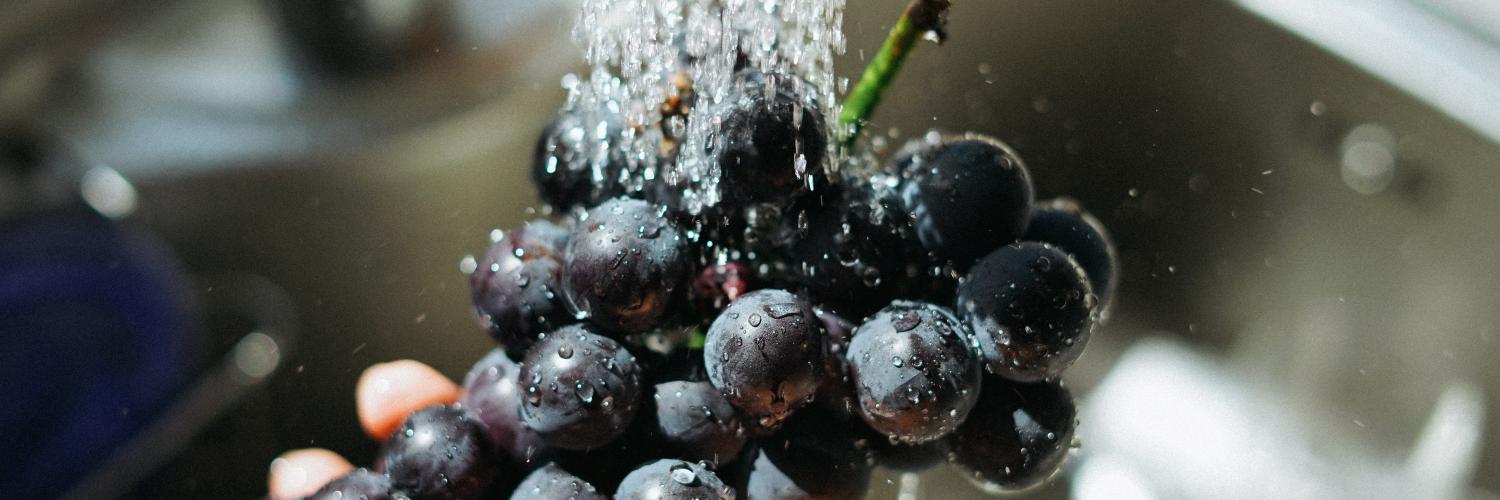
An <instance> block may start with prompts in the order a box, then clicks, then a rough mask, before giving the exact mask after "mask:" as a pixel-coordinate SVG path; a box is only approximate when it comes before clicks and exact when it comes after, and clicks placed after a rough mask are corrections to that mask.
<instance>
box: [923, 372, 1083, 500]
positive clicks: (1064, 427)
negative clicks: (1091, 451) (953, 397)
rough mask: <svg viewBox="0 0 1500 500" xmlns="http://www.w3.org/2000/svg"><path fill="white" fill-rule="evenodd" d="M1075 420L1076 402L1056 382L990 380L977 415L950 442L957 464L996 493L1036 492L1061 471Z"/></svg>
mask: <svg viewBox="0 0 1500 500" xmlns="http://www.w3.org/2000/svg"><path fill="white" fill-rule="evenodd" d="M1076 418H1077V408H1076V407H1075V406H1074V405H1073V396H1072V395H1071V394H1069V393H1068V390H1067V389H1066V388H1064V387H1063V386H1062V385H1060V384H1058V383H1056V382H1040V383H1014V382H1009V381H1006V380H1003V379H999V378H995V377H987V378H986V380H985V386H984V394H982V395H980V397H979V404H978V405H977V406H975V408H974V415H973V416H971V417H970V418H969V421H968V422H967V423H965V424H964V425H961V426H959V428H958V431H957V432H954V433H953V434H952V435H951V436H949V437H948V441H949V443H950V444H951V446H952V448H953V462H954V463H955V464H956V465H958V467H959V468H960V469H961V470H963V471H964V472H965V474H964V475H965V476H966V477H968V478H969V480H970V481H972V482H973V483H974V484H976V485H978V486H979V487H980V488H982V489H984V490H986V491H989V492H992V493H998V492H1006V491H1017V490H1022V489H1025V488H1028V487H1032V486H1036V485H1038V484H1041V483H1042V482H1043V481H1046V480H1047V478H1048V477H1051V476H1052V475H1053V474H1054V473H1056V472H1057V470H1058V469H1060V468H1061V467H1062V463H1063V460H1064V459H1065V458H1067V455H1068V450H1069V448H1070V447H1071V446H1072V442H1073V428H1074V425H1075V424H1076Z"/></svg>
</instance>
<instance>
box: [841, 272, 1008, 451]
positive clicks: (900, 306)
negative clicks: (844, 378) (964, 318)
mask: <svg viewBox="0 0 1500 500" xmlns="http://www.w3.org/2000/svg"><path fill="white" fill-rule="evenodd" d="M971 342H972V339H971V337H970V335H969V333H968V332H967V329H966V328H965V327H964V325H963V323H962V322H960V321H959V319H958V317H956V316H954V315H953V313H952V312H949V311H948V310H947V309H944V308H942V307H938V306H935V305H932V304H926V303H920V302H906V301H896V302H893V303H891V305H890V306H887V307H886V308H885V309H881V310H880V312H878V313H875V315H874V316H872V317H871V318H870V319H868V320H866V321H865V323H864V324H862V325H860V326H859V328H858V329H856V330H854V338H853V340H851V341H850V342H849V351H848V353H847V354H845V358H846V359H847V362H848V364H849V379H850V383H851V384H853V387H854V395H855V399H857V400H858V401H859V409H860V412H859V413H860V416H862V417H864V420H865V422H866V423H868V424H870V427H871V428H873V429H875V430H876V431H878V432H880V433H882V434H885V435H886V436H888V437H889V438H891V439H892V440H893V441H897V442H901V443H906V444H920V443H926V442H930V441H934V440H937V439H938V438H941V437H943V436H944V435H946V434H948V433H949V432H952V431H953V429H954V428H956V427H958V425H959V424H961V423H963V421H964V419H966V418H968V416H969V411H970V410H971V409H973V407H974V401H975V400H976V399H978V398H979V383H980V380H981V377H982V375H983V372H982V369H981V364H980V360H979V357H978V356H977V355H976V354H975V353H974V350H973V348H972V344H971Z"/></svg>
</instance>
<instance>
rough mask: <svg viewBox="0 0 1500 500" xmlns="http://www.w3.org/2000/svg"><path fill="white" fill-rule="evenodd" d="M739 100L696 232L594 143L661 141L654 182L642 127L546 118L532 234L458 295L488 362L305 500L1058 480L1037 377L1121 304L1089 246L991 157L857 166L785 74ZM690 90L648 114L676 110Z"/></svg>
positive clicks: (931, 142)
mask: <svg viewBox="0 0 1500 500" xmlns="http://www.w3.org/2000/svg"><path fill="white" fill-rule="evenodd" d="M735 78H736V80H737V82H736V84H735V85H732V86H730V87H729V88H730V89H731V91H732V95H730V96H728V97H727V98H725V99H720V100H717V101H715V102H714V103H712V104H709V103H705V105H712V106H719V107H720V108H719V109H717V111H716V113H718V114H719V115H718V116H720V117H721V118H722V119H721V120H719V122H718V123H719V124H720V127H721V128H720V130H719V135H718V140H717V141H716V143H715V145H714V146H713V148H712V149H711V150H710V151H709V155H708V156H709V157H710V158H711V159H712V161H714V162H716V166H717V171H718V172H719V174H720V175H721V176H722V178H721V182H720V183H719V184H718V189H720V190H722V192H721V193H720V194H719V196H717V197H716V198H715V199H717V200H718V201H717V203H715V204H712V205H710V206H708V207H707V208H706V209H702V210H689V209H688V208H687V207H686V206H684V205H683V204H682V201H681V200H682V197H681V196H680V194H681V191H682V190H683V189H685V188H684V186H683V185H682V184H674V182H678V181H680V179H678V180H676V181H673V180H668V179H665V178H659V177H655V176H652V175H645V176H641V175H637V174H639V173H640V172H642V170H641V169H640V163H641V162H642V161H643V159H642V158H640V157H638V156H637V155H633V154H632V151H626V150H625V148H624V147H623V146H622V145H621V144H623V143H621V142H616V141H614V140H613V139H614V138H618V137H623V136H632V137H657V138H659V140H660V141H661V143H662V145H661V147H660V148H659V149H658V153H659V154H658V155H657V156H655V157H652V158H647V159H645V160H644V161H645V163H648V164H651V165H654V166H655V167H657V168H667V167H668V166H670V165H671V162H673V161H677V158H678V157H677V153H679V151H678V150H677V149H676V148H677V147H678V146H680V144H676V143H674V142H673V137H674V134H673V133H672V131H670V130H664V129H663V127H664V125H663V124H660V123H658V124H639V123H630V122H629V121H628V120H626V119H624V118H623V117H622V116H618V115H612V114H610V111H609V110H589V111H588V112H587V113H583V112H581V111H579V110H576V109H566V110H564V111H563V112H562V113H560V115H559V117H558V119H557V120H556V121H555V122H553V123H552V124H550V125H548V126H547V127H546V128H545V130H544V131H543V132H542V136H541V137H540V139H539V140H538V141H537V148H536V151H535V158H534V163H533V170H532V174H533V180H534V181H535V184H536V187H537V190H538V192H539V193H540V195H541V197H542V200H543V201H544V202H545V203H546V204H547V205H548V207H549V209H550V210H547V211H545V212H544V213H545V214H546V217H544V218H540V219H537V220H534V221H531V222H528V223H526V224H524V225H522V226H521V227H518V228H515V229H512V230H509V231H496V232H495V233H493V234H492V240H493V242H492V245H491V246H490V247H489V248H488V249H487V250H486V251H485V252H484V253H483V254H482V257H480V258H478V259H476V261H475V268H474V269H473V271H472V273H471V276H470V284H471V287H472V297H473V305H474V309H475V311H476V313H477V316H478V318H479V319H480V321H481V323H482V324H483V325H484V326H485V328H486V330H487V331H488V332H489V334H490V335H491V336H492V337H493V338H494V339H495V340H496V341H497V342H498V343H499V347H497V348H496V349H495V350H494V351H492V352H490V353H488V354H487V355H485V356H484V357H483V358H482V359H480V361H479V362H478V364H476V365H475V366H474V368H473V369H472V370H471V372H470V373H469V374H468V376H467V377H466V379H465V381H464V384H463V388H462V396H461V397H460V398H459V402H458V403H457V404H451V405H436V406H431V407H428V408H425V409H422V410H419V411H417V412H415V413H413V414H411V415H410V416H409V417H407V419H406V421H405V422H404V423H403V424H402V425H401V426H400V427H399V428H398V429H397V430H396V432H395V433H394V434H393V435H392V436H391V438H390V439H389V440H388V441H387V442H386V443H385V444H384V447H383V448H382V451H381V453H380V455H379V459H378V461H377V462H376V464H375V468H374V470H373V471H371V470H365V469H359V470H356V471H355V472H352V473H350V474H349V475H348V476H346V477H344V478H341V479H338V480H336V481H334V482H333V483H330V484H329V485H328V486H327V487H326V488H325V489H324V491H323V492H321V493H319V494H318V495H319V496H317V498H336V497H337V495H340V494H341V495H343V497H344V498H348V497H350V496H351V495H352V496H354V497H359V496H364V497H367V498H387V497H393V498H394V497H409V498H415V499H428V498H431V499H466V498H500V497H504V496H506V495H510V498H542V499H563V498H605V497H606V496H609V495H612V496H613V497H614V498H629V499H636V498H640V499H665V498H693V499H728V498H736V497H742V498H751V499H812V498H819V499H827V498H834V499H836V498H860V497H862V496H863V495H864V493H865V491H866V489H867V486H868V482H869V478H870V474H871V471H872V469H873V468H874V467H876V466H884V467H889V468H894V469H899V470H920V469H925V468H928V467H932V466H934V465H937V464H941V463H944V462H950V463H952V464H954V465H955V466H956V467H958V468H960V469H961V470H963V471H965V472H966V475H967V476H968V477H970V478H971V479H972V480H973V481H974V482H975V483H976V484H978V485H980V486H981V487H982V488H985V489H987V490H992V491H1015V490H1020V489H1024V488H1028V487H1031V486H1034V485H1036V484H1039V483H1041V482H1042V481H1044V480H1045V479H1046V478H1048V477H1049V476H1050V475H1051V474H1052V473H1054V472H1055V471H1056V470H1057V469H1058V468H1059V466H1060V464H1061V463H1062V461H1063V459H1064V458H1065V456H1066V454H1067V452H1068V449H1069V448H1070V443H1071V442H1072V439H1073V438H1072V433H1073V428H1074V418H1075V414H1076V411H1075V408H1074V405H1073V399H1072V396H1071V395H1070V394H1069V392H1068V391H1067V389H1065V388H1064V387H1063V386H1062V385H1061V383H1060V382H1059V376H1060V375H1061V374H1062V373H1063V371H1064V370H1066V369H1067V368H1068V366H1069V365H1071V364H1072V363H1073V362H1074V361H1075V360H1076V359H1077V358H1078V357H1079V355H1080V353H1081V352H1082V351H1083V348H1084V345H1085V344H1086V343H1087V341H1088V339H1089V336H1090V334H1091V333H1092V332H1093V330H1094V329H1095V326H1096V325H1097V324H1098V323H1099V322H1100V321H1101V318H1102V317H1103V311H1105V310H1106V309H1107V307H1108V302H1109V301H1111V300H1112V299H1113V298H1114V287H1115V284H1116V283H1117V282H1118V278H1117V276H1116V273H1117V272H1118V271H1117V267H1118V264H1117V261H1116V257H1115V253H1114V249H1113V247H1112V243H1111V242H1110V240H1109V237H1108V235H1107V233H1106V232H1105V231H1104V228H1103V227H1102V226H1101V225H1100V224H1099V222H1098V221H1097V220H1096V219H1094V218H1093V217H1092V216H1090V215H1089V214H1088V213H1087V212H1085V211H1084V210H1082V209H1081V208H1080V207H1079V206H1078V204H1077V203H1076V202H1074V201H1071V200H1068V199H1057V200H1051V201H1037V200H1035V199H1034V198H1035V195H1034V189H1033V186H1032V184H1031V178H1030V176H1029V174H1028V173H1027V167H1026V164H1025V162H1023V161H1022V160H1021V158H1020V156H1019V155H1018V154H1017V153H1016V152H1015V151H1014V150H1012V149H1011V148H1009V147H1007V146H1006V145H1005V144H1003V143H1001V142H1000V141H998V140H996V139H994V138H991V137H986V136H983V135H978V134H962V135H943V134H938V133H930V134H927V135H926V136H924V137H922V138H919V139H916V140H914V141H912V142H911V143H910V144H907V145H906V146H905V147H903V148H901V149H900V150H898V151H897V152H895V153H894V154H892V155H891V156H890V157H889V158H888V159H887V160H886V161H883V162H881V161H876V160H874V159H873V158H874V155H873V153H869V152H868V151H869V148H865V149H864V150H861V151H863V152H861V153H857V154H856V153H850V152H848V151H845V150H843V149H841V148H839V147H834V146H832V144H834V143H835V142H837V141H835V140H834V138H835V136H834V131H833V130H831V128H830V126H829V124H828V123H826V122H825V120H824V117H825V114H824V113H823V111H822V110H821V108H820V103H818V102H817V100H816V99H813V98H811V97H810V96H808V95H805V92H803V90H802V89H803V86H802V85H800V84H799V82H798V80H797V78H796V77H795V76H791V75H781V74H768V73H764V72H760V71H757V70H754V69H745V70H742V71H741V72H740V73H739V74H738V75H737V76H736V77H735ZM673 81H676V82H680V81H681V78H680V75H679V78H677V79H674V80H673ZM679 87H680V83H679ZM686 88H687V89H688V92H689V95H680V94H674V96H673V98H672V99H671V102H670V103H668V104H664V106H667V105H670V106H672V107H676V108H682V107H687V108H690V107H691V106H693V105H694V104H695V99H693V98H692V96H691V95H690V89H691V86H688V87H686Z"/></svg>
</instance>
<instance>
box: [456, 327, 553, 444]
mask: <svg viewBox="0 0 1500 500" xmlns="http://www.w3.org/2000/svg"><path fill="white" fill-rule="evenodd" d="M520 372H521V367H520V366H519V365H517V364H516V363H515V362H514V361H511V360H510V357H508V356H507V355H506V353H505V350H504V349H498V348H497V349H494V350H492V351H490V352H489V354H486V355H485V356H484V357H483V358H480V360H479V362H478V363H475V364H474V367H473V368H471V369H469V373H468V375H465V376H464V386H463V393H462V394H461V395H460V397H459V403H460V404H462V405H463V407H464V408H465V409H467V410H469V412H471V413H473V414H474V417H475V418H476V419H477V420H479V423H480V424H481V425H482V426H483V427H484V430H485V433H486V434H487V435H488V436H489V438H490V443H491V444H493V445H495V448H496V449H497V450H498V451H499V452H501V453H503V454H505V455H507V456H509V457H510V459H511V460H513V461H515V462H516V463H518V464H521V465H532V464H536V463H539V462H540V461H542V460H545V459H546V458H547V457H548V456H550V454H551V452H552V450H551V449H550V448H549V447H548V446H547V445H546V443H545V442H543V441H542V438H541V436H538V435H537V434H536V433H535V432H533V431H532V430H531V429H529V428H527V427H526V426H525V425H524V424H522V423H521V384H520V382H519V380H520V378H519V377H520Z"/></svg>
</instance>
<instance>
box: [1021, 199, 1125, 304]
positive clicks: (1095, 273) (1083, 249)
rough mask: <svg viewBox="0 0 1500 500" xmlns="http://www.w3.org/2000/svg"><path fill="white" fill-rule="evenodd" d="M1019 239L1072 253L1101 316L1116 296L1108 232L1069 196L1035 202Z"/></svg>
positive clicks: (1114, 260) (1113, 254)
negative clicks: (1086, 277)
mask: <svg viewBox="0 0 1500 500" xmlns="http://www.w3.org/2000/svg"><path fill="white" fill-rule="evenodd" d="M1021 239H1023V240H1026V241H1039V242H1042V243H1049V244H1051V245H1052V246H1054V247H1057V248H1058V249H1061V250H1062V251H1063V252H1066V253H1067V254H1068V255H1072V256H1073V260H1075V261H1077V262H1078V265H1079V266H1081V267H1083V272H1084V274H1086V275H1088V277H1089V285H1090V287H1091V288H1092V289H1093V290H1094V296H1095V297H1098V301H1099V306H1098V307H1099V310H1100V311H1101V313H1100V316H1101V317H1102V316H1104V311H1108V310H1109V306H1110V299H1111V298H1113V297H1114V295H1115V284H1116V283H1118V282H1119V281H1120V274H1119V273H1120V259H1119V257H1118V256H1116V252H1115V244H1114V241H1113V240H1111V239H1110V237H1109V231H1106V230H1105V229H1104V224H1102V223H1100V222H1099V219H1096V218H1094V216H1093V215H1092V214H1090V213H1088V212H1086V211H1084V210H1083V207H1082V206H1080V205H1079V204H1078V201H1077V200H1074V199H1072V198H1067V197H1063V198H1057V199H1053V200H1048V201H1042V202H1038V203H1037V204H1036V205H1034V206H1032V208H1031V222H1030V223H1029V224H1027V225H1026V235H1025V236H1023V237H1022V238H1021Z"/></svg>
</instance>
